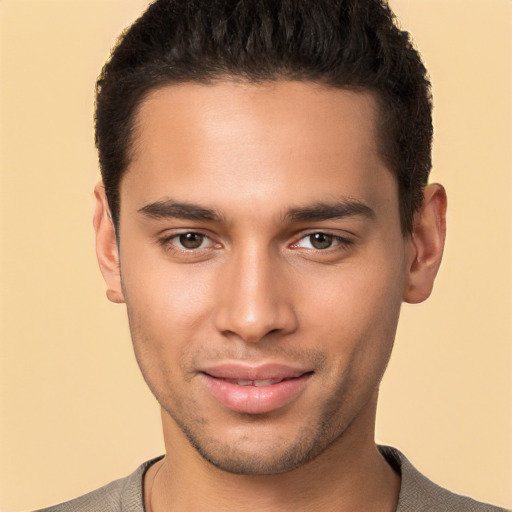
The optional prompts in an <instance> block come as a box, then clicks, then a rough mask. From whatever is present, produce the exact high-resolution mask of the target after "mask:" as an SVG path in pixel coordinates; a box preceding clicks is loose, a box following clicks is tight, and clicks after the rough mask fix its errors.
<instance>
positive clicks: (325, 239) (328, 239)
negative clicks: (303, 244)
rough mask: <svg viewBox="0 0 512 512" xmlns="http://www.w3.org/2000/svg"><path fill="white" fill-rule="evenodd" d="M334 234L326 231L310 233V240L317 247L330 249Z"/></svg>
mask: <svg viewBox="0 0 512 512" xmlns="http://www.w3.org/2000/svg"><path fill="white" fill-rule="evenodd" d="M333 238H334V237H333V236H332V235H327V234H326V233H313V234H312V235H309V242H310V244H311V246H312V247H313V248H315V249H329V247H331V246H332V242H333Z"/></svg>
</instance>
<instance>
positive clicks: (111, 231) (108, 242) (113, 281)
mask: <svg viewBox="0 0 512 512" xmlns="http://www.w3.org/2000/svg"><path fill="white" fill-rule="evenodd" d="M94 202H95V206H94V215H93V225H94V231H95V234H96V257H97V258H98V264H99V267H100V270H101V273H102V275H103V279H104V280H105V283H106V285H107V298H108V299H109V300H110V301H111V302H115V303H118V304H120V303H123V302H124V296H123V290H122V287H121V269H120V266H119V249H118V246H117V240H116V232H115V227H114V224H113V222H112V218H111V215H110V208H109V206H108V201H107V196H106V195H105V186H104V185H103V182H101V181H100V182H99V183H98V184H97V185H96V186H95V187H94Z"/></svg>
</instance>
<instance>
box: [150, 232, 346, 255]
mask: <svg viewBox="0 0 512 512" xmlns="http://www.w3.org/2000/svg"><path fill="white" fill-rule="evenodd" d="M186 235H196V236H200V237H202V240H201V243H200V245H202V244H203V243H204V241H205V240H210V245H211V246H213V247H214V248H215V246H217V247H220V246H221V245H220V244H216V243H215V242H214V241H213V240H212V239H211V238H210V237H209V236H208V235H207V234H205V233H201V232H200V231H184V232H181V233H175V234H173V235H170V236H165V237H163V238H160V239H159V240H158V243H159V245H160V246H162V247H163V248H164V249H165V250H166V251H172V252H181V253H186V254H191V253H198V252H199V251H203V250H206V249H210V248H211V247H210V246H209V247H200V246H199V247H195V248H187V247H180V246H177V244H176V243H172V241H173V240H176V239H177V240H179V239H180V237H182V236H186ZM317 235H323V236H324V237H327V238H328V239H329V242H330V243H331V245H330V246H329V247H325V248H317V247H303V249H306V250H308V251H315V252H319V253H322V252H325V253H328V252H332V251H336V250H337V249H338V250H339V249H341V250H342V249H347V248H349V247H350V246H351V245H353V244H354V241H353V240H350V239H349V238H346V237H342V236H339V235H334V234H332V233H329V232H326V231H313V232H310V233H307V234H305V235H302V236H301V237H300V238H299V239H298V241H296V242H294V243H293V244H291V246H290V247H291V248H292V249H300V248H301V247H300V245H299V244H300V243H301V242H302V241H304V240H308V239H310V240H311V237H313V236H317ZM311 245H313V244H311Z"/></svg>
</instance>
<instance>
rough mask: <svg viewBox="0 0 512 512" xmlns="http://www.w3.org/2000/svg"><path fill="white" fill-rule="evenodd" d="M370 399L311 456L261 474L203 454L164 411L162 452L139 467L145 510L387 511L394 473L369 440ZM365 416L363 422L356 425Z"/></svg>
mask: <svg viewBox="0 0 512 512" xmlns="http://www.w3.org/2000/svg"><path fill="white" fill-rule="evenodd" d="M371 402H372V403H369V404H368V405H367V406H366V408H367V409H368V410H364V411H362V413H361V414H360V415H359V416H358V417H357V418H356V420H355V421H354V422H353V423H352V425H351V426H350V427H349V428H348V429H347V430H346V431H345V432H344V433H343V435H342V436H341V437H340V438H339V439H337V440H336V441H335V442H334V443H332V444H331V445H330V446H329V447H328V448H327V449H326V450H325V451H324V452H323V453H321V454H320V455H319V456H317V457H316V458H315V459H313V460H312V461H310V462H308V463H306V464H304V465H302V466H300V467H299V468H297V469H295V470H292V471H288V472H286V473H281V474H275V475H264V476H259V475H258V476H252V475H236V474H232V473H228V472H225V471H223V470H221V469H218V468H216V467H215V466H213V465H212V464H210V463H209V462H207V461H205V460H204V459H203V458H202V457H201V456H200V455H199V454H198V453H197V452H196V450H195V449H194V448H192V447H191V446H190V444H189V442H188V440H187V439H186V437H185V436H184V435H183V433H182V432H181V430H179V429H178V428H177V426H176V425H175V424H174V422H173V420H172V419H171V418H169V417H168V416H167V415H166V413H165V412H164V413H163V422H164V436H165V441H166V451H167V453H168V454H169V455H168V456H166V457H165V458H164V459H162V460H161V461H159V462H158V463H157V464H155V465H153V466H152V467H151V468H150V469H149V470H148V472H147V474H146V478H145V484H144V485H145V491H146V492H145V502H146V503H145V505H146V510H147V512H163V511H173V512H181V511H185V510H203V511H206V512H223V511H224V510H226V511H228V510H229V511H231V510H233V507H234V506H236V509H237V510H238V511H240V512H244V511H251V512H267V511H272V512H285V511H286V512H289V511H297V510H300V511H308V510H315V511H318V512H324V511H325V512H327V511H334V510H336V511H337V512H347V511H349V510H350V511H353V510H376V511H382V512H384V511H389V512H392V511H394V510H396V504H397V501H398V493H399V488H400V478H399V476H398V475H396V474H395V473H394V471H393V470H392V469H391V467H390V466H389V465H388V464H387V463H386V461H385V460H384V458H383V457H382V456H381V455H380V453H379V451H378V449H377V447H376V446H375V442H374V440H373V439H374V433H373V425H374V420H375V409H376V396H375V397H374V399H372V400H371ZM373 402H374V403H373ZM365 416H366V417H365ZM367 416H373V420H372V421H368V420H371V419H372V418H368V417H367ZM368 424H371V425H372V428H371V429H368V428H362V427H364V425H368Z"/></svg>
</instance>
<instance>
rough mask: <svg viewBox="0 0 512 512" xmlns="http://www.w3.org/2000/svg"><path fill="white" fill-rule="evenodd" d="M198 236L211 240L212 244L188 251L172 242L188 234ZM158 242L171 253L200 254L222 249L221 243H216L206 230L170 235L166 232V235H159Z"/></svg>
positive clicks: (193, 230)
mask: <svg viewBox="0 0 512 512" xmlns="http://www.w3.org/2000/svg"><path fill="white" fill-rule="evenodd" d="M189 233H190V234H192V233H193V234H196V235H200V236H203V237H204V238H205V239H207V240H209V241H210V243H209V244H208V246H207V247H198V248H196V249H187V248H186V247H180V246H179V245H178V244H176V243H173V242H172V241H173V240H175V239H177V238H178V237H180V236H181V235H187V234H189ZM157 242H158V244H159V245H161V246H162V247H163V248H164V249H165V250H169V251H180V252H183V253H192V252H199V251H202V250H205V249H210V248H215V247H220V246H221V244H220V243H219V242H216V241H215V240H214V239H213V238H212V236H210V235H209V234H208V233H206V232H205V231H204V230H201V229H186V228H185V229H179V230H174V231H173V232H171V233H169V232H166V233H165V234H162V235H158V238H157Z"/></svg>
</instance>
